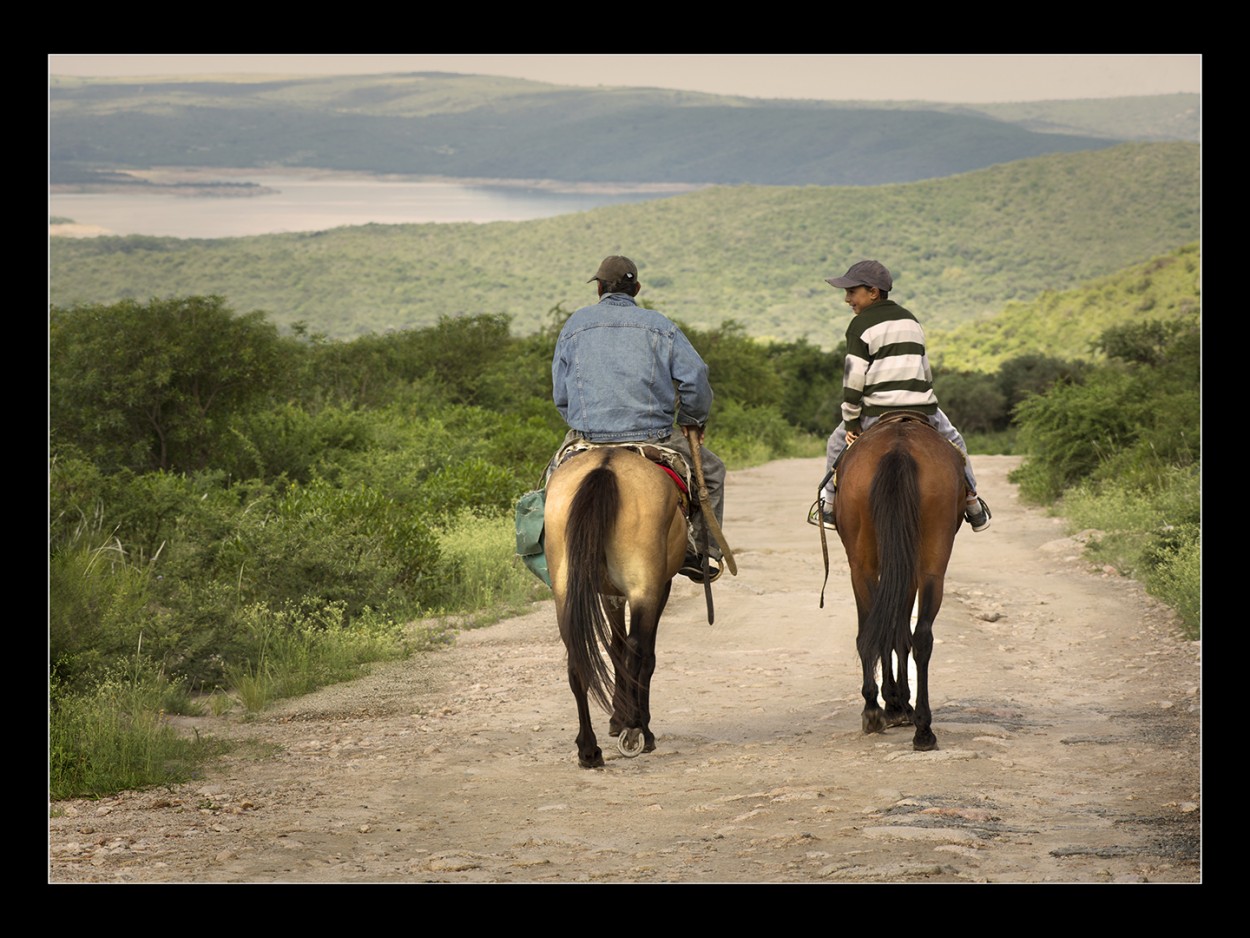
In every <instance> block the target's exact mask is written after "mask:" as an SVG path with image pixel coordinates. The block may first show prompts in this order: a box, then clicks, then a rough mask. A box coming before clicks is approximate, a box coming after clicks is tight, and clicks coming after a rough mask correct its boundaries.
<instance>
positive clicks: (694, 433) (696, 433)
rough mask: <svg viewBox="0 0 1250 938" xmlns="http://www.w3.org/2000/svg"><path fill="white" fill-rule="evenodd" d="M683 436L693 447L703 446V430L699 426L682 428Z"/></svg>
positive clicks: (693, 425) (691, 425)
mask: <svg viewBox="0 0 1250 938" xmlns="http://www.w3.org/2000/svg"><path fill="white" fill-rule="evenodd" d="M681 435H682V436H684V437H685V438H686V439H687V440H689V441H690V445H691V446H702V445H703V428H702V427H700V426H699V425H697V424H690V425H689V426H685V427H682V428H681Z"/></svg>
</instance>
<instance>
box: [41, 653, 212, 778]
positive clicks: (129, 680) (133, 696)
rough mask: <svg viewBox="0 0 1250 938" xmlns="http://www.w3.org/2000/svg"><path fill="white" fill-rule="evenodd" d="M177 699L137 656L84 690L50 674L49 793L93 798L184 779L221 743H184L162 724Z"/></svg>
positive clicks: (175, 692) (197, 740)
mask: <svg viewBox="0 0 1250 938" xmlns="http://www.w3.org/2000/svg"><path fill="white" fill-rule="evenodd" d="M179 694H180V688H178V687H177V686H171V685H170V683H169V682H168V681H166V680H165V679H164V677H163V676H162V675H161V674H160V673H159V672H158V671H156V670H154V669H153V668H152V667H151V665H150V664H149V663H147V662H146V661H145V659H143V658H142V656H141V655H136V657H135V660H134V661H133V662H132V665H131V667H130V668H129V669H128V670H125V671H123V670H121V669H115V670H111V671H110V672H109V673H107V674H106V675H104V676H103V677H102V678H101V680H100V681H99V683H98V684H97V685H96V686H95V687H94V688H92V689H91V690H90V691H86V692H80V691H74V690H72V689H70V688H69V687H68V686H67V685H66V684H65V683H64V682H63V681H62V680H61V678H60V677H59V675H57V674H56V673H53V674H52V675H50V678H49V695H48V699H49V710H48V756H49V759H48V793H49V796H50V797H51V798H52V799H53V800H54V801H56V800H62V799H65V798H81V797H95V796H99V795H106V794H111V793H113V792H117V791H122V790H126V789H141V788H149V787H151V786H154V785H172V784H175V783H178V782H184V781H187V780H188V779H190V778H191V777H192V776H193V775H194V773H195V771H196V769H197V768H198V767H199V766H200V765H201V764H202V763H204V762H205V761H206V760H208V759H210V758H212V757H214V756H216V755H217V754H219V753H220V752H222V751H223V749H224V745H225V744H223V743H221V742H219V741H216V740H211V739H201V738H199V737H198V736H197V737H196V738H194V739H187V738H184V737H182V736H181V735H180V734H178V733H177V732H176V731H175V730H174V729H172V728H171V727H169V726H168V725H167V724H165V722H164V713H165V712H168V711H167V707H168V704H169V702H170V700H171V698H176V697H178V695H179Z"/></svg>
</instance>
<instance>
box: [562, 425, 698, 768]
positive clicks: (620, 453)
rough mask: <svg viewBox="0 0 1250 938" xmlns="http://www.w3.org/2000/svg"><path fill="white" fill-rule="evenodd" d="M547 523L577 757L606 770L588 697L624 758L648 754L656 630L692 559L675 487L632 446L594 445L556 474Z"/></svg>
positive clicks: (588, 765)
mask: <svg viewBox="0 0 1250 938" xmlns="http://www.w3.org/2000/svg"><path fill="white" fill-rule="evenodd" d="M544 525H545V534H544V537H545V539H546V541H545V543H546V552H547V563H548V565H549V568H550V573H551V588H552V592H553V593H554V595H555V603H556V620H557V622H558V623H559V626H560V636H561V638H563V639H564V645H565V648H566V649H567V651H568V674H569V687H570V688H571V689H572V691H573V698H574V700H576V701H577V718H578V733H577V761H578V763H579V764H580V765H581V766H582V767H583V768H587V769H590V768H597V767H599V766H602V765H603V752H602V751H601V750H600V748H599V745H598V741H597V740H596V738H595V731H594V729H593V728H592V727H591V722H590V705H589V698H593V699H595V700H596V701H597V702H598V703H600V704H602V705H603V707H604V709H606V710H609V712H610V713H611V719H610V721H609V723H608V730H609V732H610V733H611V734H612V735H614V736H617V737H618V740H617V746H618V748H619V749H620V751H621V752H622V753H623V754H624V755H627V756H636V755H638V754H639V752H651V751H653V750H654V749H655V735H654V734H653V733H652V732H651V727H650V723H651V675H652V674H653V673H654V672H655V638H656V631H657V629H658V627H659V623H660V615H661V614H662V613H663V612H664V606H665V604H667V602H668V596H669V592H670V590H671V589H672V585H673V577H674V576H676V575H677V572H678V571H679V570H680V569H681V565H682V561H683V559H684V558H685V554H686V519H685V516H684V515H683V513H682V511H681V508H680V494H679V489H678V487H677V485H676V484H675V483H674V482H673V481H672V480H671V479H670V478H669V477H668V475H667V474H666V473H665V472H664V471H663V470H662V469H661V468H660V467H659V466H657V465H656V464H655V463H654V462H652V461H651V460H649V459H647V458H646V457H645V456H642V455H640V454H639V453H637V452H634V451H633V450H630V449H627V448H624V447H619V446H598V447H594V448H592V449H589V450H587V451H585V452H583V453H579V454H578V455H576V456H574V457H572V458H571V459H569V460H567V461H566V462H564V463H563V464H562V465H561V466H560V467H559V468H558V469H556V470H555V472H554V473H552V475H551V479H550V480H549V481H548V483H547V502H546V508H545V512H544ZM626 605H628V607H629V628H628V631H627V630H626V626H625V606H626ZM601 648H606V649H607V652H608V658H609V661H610V665H611V667H609V663H608V662H605V661H604V659H603V655H602V653H601ZM609 696H610V700H609Z"/></svg>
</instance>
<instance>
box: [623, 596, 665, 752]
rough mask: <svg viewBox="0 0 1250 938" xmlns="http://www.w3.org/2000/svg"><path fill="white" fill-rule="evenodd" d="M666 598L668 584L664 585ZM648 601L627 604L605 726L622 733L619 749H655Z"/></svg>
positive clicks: (655, 616)
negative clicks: (621, 648) (612, 703)
mask: <svg viewBox="0 0 1250 938" xmlns="http://www.w3.org/2000/svg"><path fill="white" fill-rule="evenodd" d="M664 592H665V599H667V593H668V585H667V584H666V588H665V591H664ZM652 605H653V604H651V603H648V602H645V601H643V602H638V603H636V604H631V605H630V627H629V638H628V639H627V640H626V641H625V656H624V659H623V661H622V662H621V670H620V672H618V673H619V676H618V680H617V682H616V684H617V693H616V697H615V706H614V707H613V713H612V720H611V722H610V723H609V728H610V729H611V731H612V733H613V734H614V735H618V736H619V735H620V734H622V733H624V734H626V735H625V736H624V737H622V743H621V745H622V752H626V753H627V754H629V755H637V754H638V753H639V752H654V751H655V734H654V733H652V732H651V678H652V676H653V675H654V674H655V638H656V631H657V626H658V624H659V613H660V612H661V611H662V609H663V605H664V603H663V601H662V602H661V603H660V604H659V608H658V609H653V608H652Z"/></svg>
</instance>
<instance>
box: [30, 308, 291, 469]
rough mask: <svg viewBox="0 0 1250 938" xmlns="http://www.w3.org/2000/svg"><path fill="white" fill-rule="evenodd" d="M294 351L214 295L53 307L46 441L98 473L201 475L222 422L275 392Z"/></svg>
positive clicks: (257, 319)
mask: <svg viewBox="0 0 1250 938" xmlns="http://www.w3.org/2000/svg"><path fill="white" fill-rule="evenodd" d="M294 344H295V343H294V341H293V340H291V341H289V342H284V341H283V340H281V339H279V337H278V333H277V329H276V327H274V326H273V325H271V324H270V323H268V322H266V320H265V314H264V313H261V312H254V313H249V314H247V315H245V316H236V315H235V314H234V313H233V312H232V311H231V310H230V309H229V307H227V306H226V303H225V300H224V299H223V298H222V297H219V296H193V297H182V298H169V299H152V300H151V301H149V302H148V303H137V302H135V301H134V300H123V301H121V302H120V303H115V304H112V305H98V304H92V305H84V306H73V307H67V308H62V307H57V306H53V307H52V308H51V311H50V322H49V388H48V390H49V409H50V417H51V431H52V437H53V440H54V442H56V441H62V442H67V443H73V444H76V445H78V446H80V447H81V448H82V449H83V451H84V452H86V453H88V454H90V455H91V457H92V458H93V459H94V460H95V461H96V462H97V463H98V464H99V465H100V467H101V468H102V469H104V470H105V471H115V470H117V469H121V468H130V469H133V470H135V471H146V470H155V469H163V470H174V471H193V470H197V469H202V468H204V467H205V466H207V465H209V464H210V463H211V461H212V454H213V452H214V448H215V446H216V445H217V443H218V442H219V441H220V440H221V439H222V438H223V435H224V434H225V433H226V432H228V425H229V421H230V418H231V417H232V416H234V415H235V414H237V413H239V412H240V411H243V410H245V409H247V408H249V407H251V406H254V405H255V404H256V403H258V402H259V401H261V400H265V399H266V395H267V392H268V391H269V390H270V389H271V388H273V387H275V386H276V385H277V383H278V382H279V380H280V376H281V369H282V367H283V365H284V362H285V361H288V360H290V359H291V357H292V355H291V352H290V351H284V346H286V345H290V346H294Z"/></svg>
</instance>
